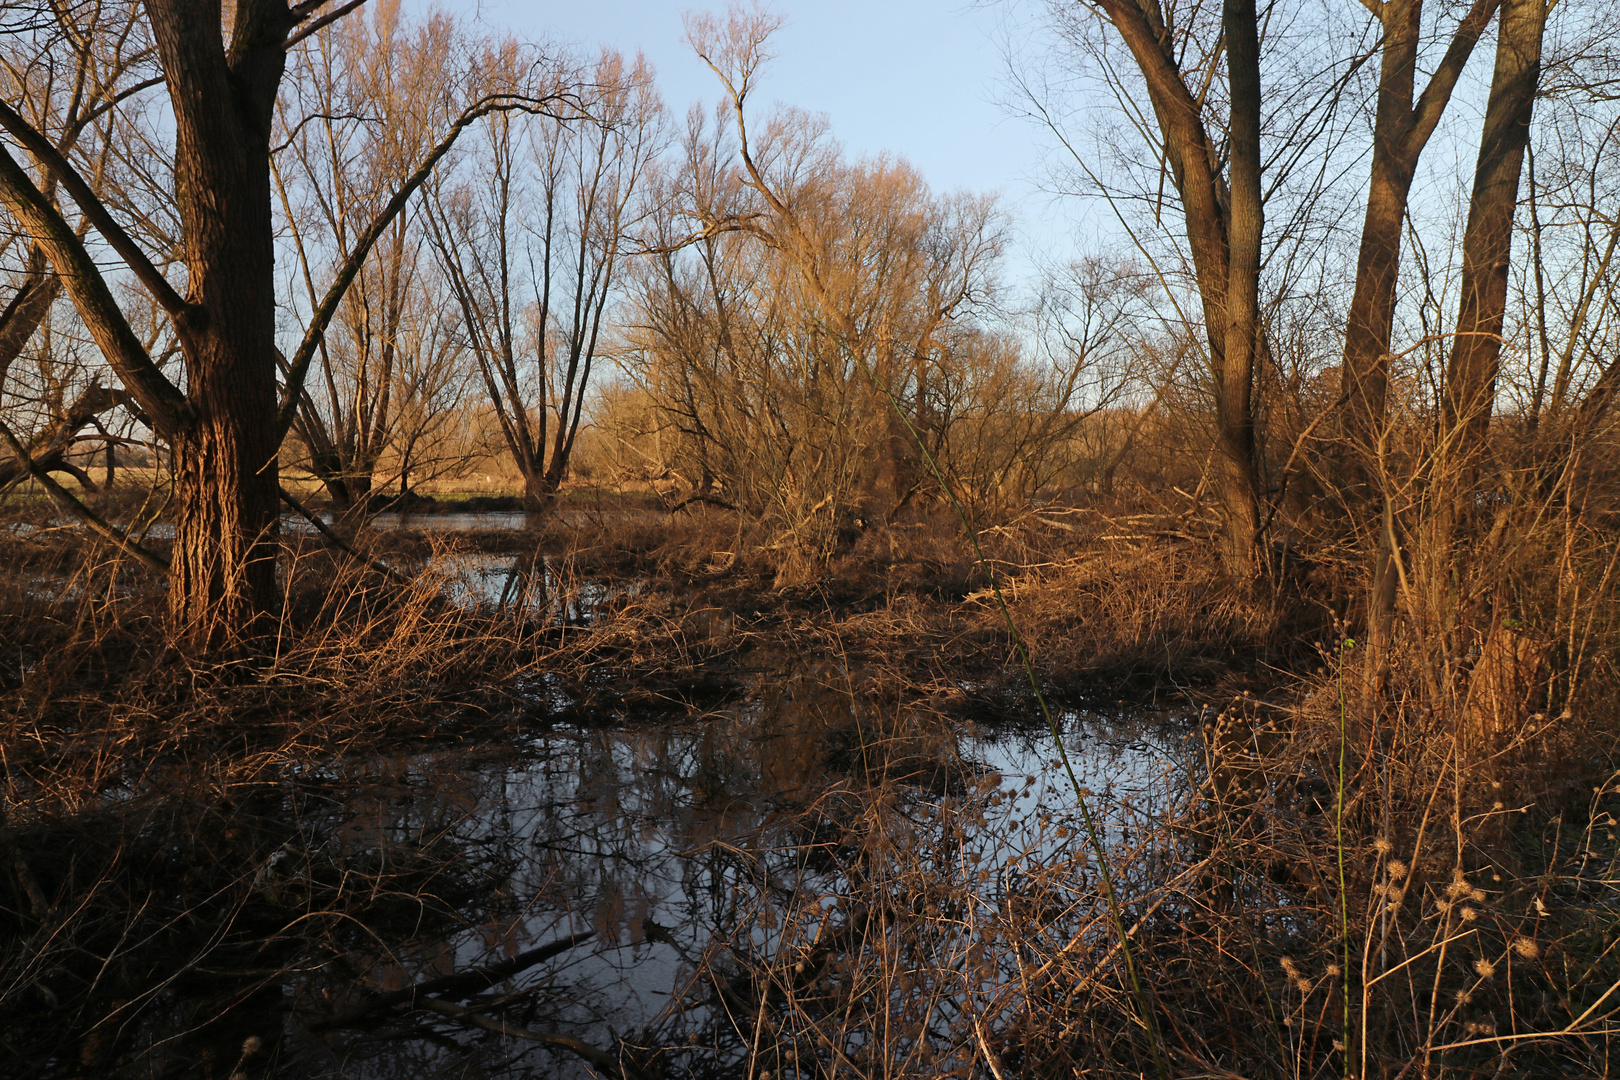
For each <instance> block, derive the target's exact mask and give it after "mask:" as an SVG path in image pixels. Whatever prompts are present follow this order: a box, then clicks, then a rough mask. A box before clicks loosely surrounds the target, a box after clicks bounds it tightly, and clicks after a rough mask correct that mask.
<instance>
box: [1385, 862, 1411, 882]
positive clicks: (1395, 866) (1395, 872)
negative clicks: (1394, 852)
mask: <svg viewBox="0 0 1620 1080" xmlns="http://www.w3.org/2000/svg"><path fill="white" fill-rule="evenodd" d="M1384 869H1386V870H1388V871H1389V876H1390V879H1391V880H1393V881H1399V880H1401V878H1403V877H1405V876H1406V870H1407V866H1406V864H1405V863H1403V862H1401V860H1399V859H1391V860H1389V862H1387V863H1385V864H1384Z"/></svg>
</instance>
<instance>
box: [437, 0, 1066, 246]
mask: <svg viewBox="0 0 1620 1080" xmlns="http://www.w3.org/2000/svg"><path fill="white" fill-rule="evenodd" d="M439 2H440V3H442V4H444V5H445V6H448V7H451V8H460V9H462V10H470V9H476V10H477V11H478V12H479V13H480V16H481V19H482V21H483V22H484V24H485V25H486V26H488V27H490V28H492V29H493V28H501V27H505V28H510V29H511V30H512V31H514V32H516V33H518V34H520V35H523V36H525V37H532V38H536V39H545V38H551V39H554V40H557V41H560V42H567V43H572V44H575V45H583V46H587V47H592V46H595V45H597V44H607V45H612V46H614V47H615V48H618V49H620V50H622V51H624V52H626V53H633V52H635V50H637V49H640V50H641V51H642V52H644V53H645V54H646V56H647V58H648V59H649V60H650V61H651V62H652V63H653V65H654V67H656V68H657V70H658V81H659V85H660V87H661V88H662V91H663V94H664V100H665V102H666V104H667V105H668V106H669V108H670V111H671V112H672V113H673V114H674V115H675V116H677V117H679V116H683V115H685V112H686V109H687V107H688V106H689V105H690V104H691V103H692V102H693V101H696V100H700V99H701V100H702V101H704V102H706V103H709V104H712V103H713V102H714V101H715V100H716V99H717V98H718V96H719V94H718V84H717V83H716V81H715V78H714V75H713V74H712V73H711V72H710V71H709V70H708V68H706V67H705V66H704V65H703V63H702V61H700V60H698V59H697V57H695V56H694V55H692V52H691V50H690V49H688V48H687V47H686V46H685V45H684V44H682V42H681V38H682V29H681V15H682V13H683V12H685V11H687V10H689V9H692V8H694V7H697V8H700V9H707V10H713V11H716V12H717V13H718V12H723V10H724V6H725V3H724V0H718V2H716V3H713V4H703V3H684V2H680V0H674V2H661V0H595V2H594V3H590V2H587V3H574V4H556V3H541V4H537V3H533V2H522V0H482V2H479V0H439ZM769 7H770V10H772V11H775V12H777V13H779V14H782V15H784V16H786V18H787V25H786V26H784V27H783V29H782V30H781V32H780V33H779V34H778V35H777V37H776V39H775V45H774V50H775V53H776V59H775V60H774V61H773V62H772V64H771V66H770V68H769V69H768V70H767V71H766V73H765V75H764V78H763V80H762V82H761V87H760V91H759V97H760V99H761V101H762V102H769V101H781V102H784V103H787V104H791V105H795V106H798V107H799V108H802V109H806V110H809V111H812V112H822V113H826V114H827V116H828V117H829V119H830V120H831V122H832V129H833V134H834V135H835V136H836V137H837V138H838V139H839V140H840V141H842V142H843V143H844V145H845V147H846V148H847V149H848V151H849V152H850V153H851V154H853V155H864V154H876V153H883V152H887V153H890V154H895V155H899V156H903V157H905V158H906V159H908V160H909V161H910V162H911V163H912V164H913V165H915V166H916V167H917V168H918V169H919V170H921V172H922V174H923V176H925V177H926V178H927V180H928V182H929V184H930V185H931V186H933V187H934V188H935V189H936V190H939V191H947V190H952V189H955V188H970V189H972V190H974V191H979V192H990V191H998V192H1000V193H1001V194H1002V195H1003V197H1004V199H1005V201H1006V203H1007V205H1008V206H1009V208H1010V209H1012V210H1014V211H1015V213H1016V214H1017V216H1018V218H1019V220H1020V225H1021V227H1022V229H1021V231H1023V232H1024V233H1025V234H1026V235H1027V237H1028V239H1029V240H1030V241H1032V242H1034V244H1035V246H1037V247H1048V248H1049V247H1052V246H1056V245H1060V244H1061V242H1062V240H1061V238H1062V237H1063V235H1064V234H1066V232H1067V226H1066V225H1065V223H1064V221H1063V220H1062V219H1063V218H1064V217H1065V216H1066V215H1064V214H1061V213H1058V214H1054V210H1053V207H1051V206H1050V205H1049V204H1048V202H1047V200H1045V199H1044V198H1043V197H1040V196H1032V192H1033V191H1034V185H1033V181H1035V180H1036V179H1037V178H1038V176H1039V173H1040V171H1041V157H1040V151H1039V140H1038V136H1037V132H1036V131H1035V130H1034V129H1033V128H1032V127H1031V126H1030V125H1029V124H1028V123H1026V122H1025V121H1022V120H1019V119H1016V118H1011V117H1008V116H1007V115H1006V114H1005V112H1004V111H1003V110H1002V109H1001V107H1000V106H998V105H997V104H995V103H994V102H995V98H996V96H997V94H998V92H999V86H1000V83H1001V82H1002V78H1003V71H1004V65H1003V61H1002V58H1001V48H1000V45H999V37H1000V31H1001V27H1002V24H1003V23H1004V21H1005V20H1006V18H1007V17H1008V13H1009V10H1010V9H1009V6H1008V5H1006V4H1003V3H997V4H989V5H986V4H975V3H973V0H815V2H811V0H777V2H776V3H773V4H771V5H769ZM1020 254H1022V255H1024V257H1025V258H1027V253H1020ZM1014 261H1015V262H1023V261H1024V260H1023V258H1018V257H1017V256H1015V258H1014Z"/></svg>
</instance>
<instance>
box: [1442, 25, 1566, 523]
mask: <svg viewBox="0 0 1620 1080" xmlns="http://www.w3.org/2000/svg"><path fill="white" fill-rule="evenodd" d="M1549 10H1550V5H1549V4H1548V3H1547V2H1546V0H1504V2H1503V4H1502V18H1501V28H1500V31H1499V34H1498V37H1497V44H1496V70H1495V73H1494V75H1493V76H1492V78H1491V93H1490V97H1489V99H1488V100H1487V101H1486V105H1485V130H1484V133H1483V135H1482V136H1481V138H1480V144H1479V161H1478V163H1477V164H1476V166H1475V168H1474V191H1473V195H1472V197H1471V198H1470V200H1469V204H1468V225H1467V227H1466V229H1465V231H1464V233H1463V269H1462V295H1461V298H1460V300H1459V306H1458V311H1457V336H1456V339H1455V341H1454V342H1453V344H1452V350H1451V362H1450V364H1449V366H1448V368H1447V372H1446V392H1445V395H1444V397H1443V413H1442V417H1441V421H1442V425H1443V426H1442V428H1441V431H1442V433H1443V434H1444V435H1446V436H1450V437H1452V438H1455V440H1456V442H1455V446H1456V453H1455V461H1454V466H1455V468H1456V470H1457V475H1458V477H1459V480H1460V481H1461V483H1462V485H1463V487H1462V490H1463V491H1464V492H1467V491H1468V490H1469V489H1470V488H1471V487H1472V485H1473V481H1474V478H1475V475H1476V473H1477V471H1478V468H1479V465H1480V464H1481V461H1482V459H1483V455H1484V449H1485V442H1486V437H1487V435H1488V433H1489V430H1490V424H1491V412H1492V407H1493V405H1494V403H1495V397H1496V374H1497V370H1498V367H1499V365H1500V361H1501V355H1502V337H1501V335H1502V324H1503V319H1504V316H1505V314H1506V311H1507V291H1508V270H1509V266H1508V258H1509V255H1510V254H1511V252H1512V247H1513V216H1514V213H1515V211H1516V210H1517V209H1518V205H1519V175H1520V173H1521V172H1522V171H1523V168H1524V151H1525V146H1526V145H1527V144H1528V142H1529V138H1530V118H1531V113H1532V111H1533V107H1534V104H1535V97H1536V87H1537V85H1538V84H1539V82H1540V77H1541V43H1542V38H1543V35H1544V33H1545V31H1546V28H1547V13H1548V11H1549Z"/></svg>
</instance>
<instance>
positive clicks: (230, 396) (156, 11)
mask: <svg viewBox="0 0 1620 1080" xmlns="http://www.w3.org/2000/svg"><path fill="white" fill-rule="evenodd" d="M147 11H148V13H149V16H150V18H151V20H152V29H153V35H154V37H155V39H156V43H157V48H158V54H159V56H160V57H161V60H162V64H163V70H164V74H165V76H166V78H167V80H168V87H169V96H170V100H171V102H172V103H173V110H174V119H175V134H176V147H175V185H176V194H177V196H178V198H179V204H180V219H181V226H182V230H183V237H184V241H183V243H184V260H185V263H186V269H187V276H188V278H189V281H190V292H189V295H188V297H187V300H188V301H189V303H190V304H192V305H193V306H194V308H195V309H197V312H198V314H197V315H196V316H195V317H193V318H191V319H189V320H188V324H189V326H188V328H189V330H190V333H189V334H188V335H186V340H185V342H184V348H185V352H186V370H187V383H188V384H187V387H186V391H187V398H188V399H189V401H190V404H191V410H190V411H191V417H190V418H189V422H188V423H186V424H184V425H183V426H182V427H180V428H179V429H178V430H176V431H174V432H172V434H171V437H170V441H171V444H172V446H173V450H174V461H175V469H174V485H175V505H176V508H177V512H176V515H175V541H174V554H173V556H172V558H171V565H172V570H171V574H170V585H169V621H170V629H171V633H172V634H173V635H174V636H175V637H176V638H178V639H179V640H182V641H186V642H190V643H192V644H195V645H200V646H204V647H217V646H221V645H224V644H227V643H229V642H230V641H232V640H234V639H235V638H237V637H239V636H240V635H242V634H243V633H245V632H247V631H248V630H250V628H251V625H252V623H253V621H254V620H255V618H256V617H258V616H259V615H260V614H262V613H264V612H267V611H269V610H270V609H271V607H272V605H273V604H274V601H275V584H276V581H275V559H276V520H277V504H278V482H277V470H276V443H277V439H276V431H275V415H276V378H275V376H276V354H275V329H276V327H275V278H274V270H275V256H274V250H273V236H274V233H273V230H272V227H271V218H270V151H269V146H270V126H271V111H272V109H273V107H274V105H275V97H276V88H277V86H278V85H279V84H280V81H281V73H282V68H283V66H284V64H285V60H286V52H285V48H284V42H285V41H286V37H287V32H288V31H289V30H290V29H292V26H293V19H292V16H291V14H290V13H289V12H288V10H287V6H286V4H285V2H284V0H257V2H252V0H244V2H241V3H239V4H238V5H237V7H236V12H235V19H236V25H235V26H233V27H232V28H231V34H230V42H231V44H230V48H229V50H228V51H227V50H226V49H225V48H224V47H223V46H222V43H221V38H220V23H219V19H220V14H219V5H218V4H217V2H216V3H210V2H209V0H150V2H149V3H148V4H147Z"/></svg>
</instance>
